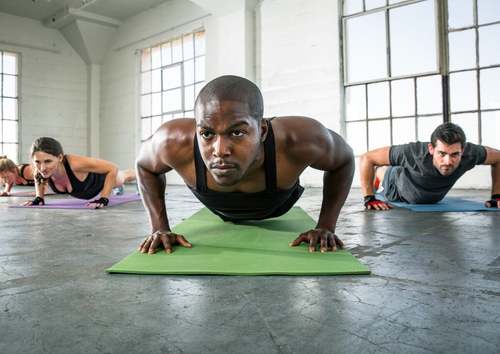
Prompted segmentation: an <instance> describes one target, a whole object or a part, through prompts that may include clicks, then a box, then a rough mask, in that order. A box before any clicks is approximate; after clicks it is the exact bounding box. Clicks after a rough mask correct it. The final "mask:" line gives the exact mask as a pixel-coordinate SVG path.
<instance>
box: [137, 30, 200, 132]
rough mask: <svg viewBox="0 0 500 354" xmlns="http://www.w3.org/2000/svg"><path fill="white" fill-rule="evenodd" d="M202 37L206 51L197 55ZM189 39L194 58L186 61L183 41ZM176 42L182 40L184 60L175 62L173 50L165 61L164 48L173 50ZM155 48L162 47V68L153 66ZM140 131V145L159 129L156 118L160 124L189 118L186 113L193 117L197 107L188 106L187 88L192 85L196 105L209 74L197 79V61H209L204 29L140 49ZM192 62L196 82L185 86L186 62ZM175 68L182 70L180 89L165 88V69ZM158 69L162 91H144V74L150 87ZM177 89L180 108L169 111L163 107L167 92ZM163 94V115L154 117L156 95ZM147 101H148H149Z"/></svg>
mask: <svg viewBox="0 0 500 354" xmlns="http://www.w3.org/2000/svg"><path fill="white" fill-rule="evenodd" d="M200 34H201V35H202V40H203V51H202V52H201V53H197V50H196V40H197V39H196V38H197V35H200ZM187 36H190V37H191V44H190V45H191V46H192V48H191V50H192V56H190V57H188V58H186V55H185V49H186V48H185V44H184V38H185V37H187ZM176 41H180V46H179V47H180V53H181V58H180V60H177V61H175V60H174V59H175V58H174V53H173V50H172V49H170V50H169V51H168V53H170V60H168V61H166V62H164V57H163V55H164V52H163V49H164V48H166V47H170V48H172V43H174V42H176ZM153 48H159V51H160V53H159V55H160V66H158V67H154V68H153V67H152V61H153V54H152V51H153ZM145 51H149V61H150V62H149V66H148V68H147V69H145V70H144V69H143V68H144V65H143V55H144V54H143V53H144V52H145ZM139 54H140V55H139V58H140V59H139V131H140V142H144V141H146V140H148V139H149V138H150V137H151V136H152V134H153V133H154V131H153V129H157V127H156V125H155V124H154V120H155V118H156V119H158V118H159V119H160V120H161V124H163V123H165V122H167V121H169V120H171V119H176V118H183V117H186V116H187V114H188V115H189V114H191V115H192V116H194V107H192V108H190V107H186V97H185V92H186V90H187V89H189V87H191V86H192V90H193V91H194V97H193V103H194V100H195V99H196V95H197V93H198V92H199V90H200V89H201V87H202V86H203V85H204V83H205V80H206V72H205V69H204V70H203V72H204V74H203V78H202V79H200V80H197V76H196V73H197V71H196V63H197V61H201V60H202V61H203V62H204V61H205V60H206V31H205V30H204V29H203V28H199V29H195V30H193V31H191V32H183V33H181V34H179V35H176V36H174V37H171V38H170V39H168V40H166V41H163V42H161V43H157V44H155V45H151V46H148V47H146V48H143V49H141V50H139ZM189 61H192V65H193V81H192V82H190V83H188V84H186V83H185V76H184V72H185V66H186V63H187V62H189ZM173 67H179V71H180V86H175V87H169V88H166V85H165V84H164V74H165V70H168V69H169V68H173ZM156 70H160V73H159V75H160V90H159V91H156V90H153V88H152V87H151V89H150V90H149V91H147V92H144V90H143V84H144V82H143V75H144V74H145V73H148V72H149V73H150V83H149V84H150V85H152V83H153V71H156ZM176 90H180V108H178V109H173V110H167V109H168V108H167V107H164V104H165V102H164V100H165V97H166V95H165V94H166V93H167V92H172V91H176ZM158 94H159V95H160V113H159V114H154V112H153V107H154V105H153V95H158ZM146 96H150V99H149V114H146V115H143V108H144V107H143V98H145V97H146ZM146 100H147V98H146ZM146 120H149V132H150V134H149V135H148V136H147V137H146V136H145V134H144V131H143V129H144V124H147V121H146Z"/></svg>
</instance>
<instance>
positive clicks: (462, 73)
mask: <svg viewBox="0 0 500 354" xmlns="http://www.w3.org/2000/svg"><path fill="white" fill-rule="evenodd" d="M426 2H427V4H424V3H426ZM415 4H421V6H420V7H419V6H415V7H411V6H412V5H415ZM383 5H384V2H383V1H378V0H344V1H343V16H342V24H343V26H342V28H343V33H342V37H343V48H344V60H343V63H344V67H343V71H344V90H345V94H344V121H345V124H346V133H347V137H348V141H349V142H351V141H350V138H352V139H356V140H361V141H363V143H359V141H354V142H351V143H354V144H357V149H355V151H356V153H362V152H364V151H362V149H361V150H360V148H361V147H363V146H364V148H366V149H371V148H373V147H374V146H377V145H378V144H380V143H381V142H386V141H388V140H389V138H390V140H391V143H394V140H395V138H396V142H397V140H398V139H399V136H397V134H398V130H399V129H403V128H401V127H405V128H404V129H405V131H401V132H402V133H405V134H406V133H408V131H409V130H411V132H410V133H408V134H409V135H412V136H413V135H415V136H416V139H419V140H422V138H423V137H425V140H428V139H429V137H428V136H427V135H429V134H427V133H429V129H431V128H432V127H435V126H437V124H438V123H439V122H443V121H444V120H445V119H446V120H450V121H455V122H457V123H458V124H462V125H464V126H465V128H466V129H468V130H469V131H470V133H469V135H470V140H471V141H474V142H478V143H480V144H482V143H490V144H491V140H492V137H491V129H492V128H495V129H496V128H498V127H499V126H500V93H498V92H500V90H498V88H497V87H498V82H500V56H499V55H498V53H500V41H498V38H500V1H495V0H454V1H448V2H447V8H446V9H444V11H447V12H448V17H447V18H448V23H444V22H443V21H435V22H436V30H437V29H439V28H441V29H442V31H443V32H444V34H445V38H446V42H445V43H442V44H443V45H445V46H446V49H447V50H446V51H445V52H444V53H447V54H448V58H447V59H448V60H446V61H445V60H444V58H439V57H438V56H437V54H436V56H437V57H436V59H439V61H442V62H443V63H445V62H446V64H441V65H443V69H442V70H443V71H442V72H439V69H438V67H439V66H438V67H436V68H435V69H436V70H434V69H431V70H427V72H418V71H414V72H413V73H412V72H411V70H410V71H408V70H405V68H404V67H403V68H399V69H398V68H397V67H395V66H394V60H395V59H397V58H395V57H394V56H393V55H391V54H393V52H394V50H398V48H399V49H400V48H401V47H405V48H406V47H407V45H408V44H407V43H404V45H400V46H399V47H397V48H391V47H392V46H394V44H395V43H397V41H394V40H393V36H394V35H395V36H397V35H398V34H397V33H393V30H394V28H397V26H393V23H391V21H388V22H389V23H388V24H387V23H386V28H385V36H386V42H387V43H383V41H381V42H380V43H379V44H378V45H379V46H381V45H382V46H384V44H385V45H387V54H386V57H385V65H386V66H387V69H386V71H387V75H385V76H386V77H384V75H381V74H380V73H381V69H380V68H379V67H375V68H374V70H375V71H376V72H377V73H375V74H374V73H369V72H368V74H367V75H364V73H361V74H360V71H362V70H365V69H364V68H363V69H362V70H361V69H360V70H358V69H357V68H356V64H357V62H356V61H355V59H356V58H354V59H353V58H352V56H353V54H352V53H356V52H355V51H353V52H352V53H351V54H349V52H348V51H349V48H353V46H354V48H356V44H353V43H349V41H353V40H357V37H356V33H357V32H359V33H361V32H363V31H364V32H369V31H370V30H371V29H372V28H370V29H369V30H367V29H366V28H363V27H362V26H361V25H359V23H360V22H361V21H362V20H363V18H366V19H369V18H370V17H369V16H370V15H371V16H374V15H375V14H377V13H384V12H385V15H386V18H387V17H388V14H389V20H391V18H390V14H391V11H392V13H394V14H396V13H405V12H406V13H408V12H410V11H407V9H408V10H409V9H410V8H413V9H418V8H420V9H421V8H423V7H427V8H429V7H431V5H432V7H433V6H434V5H441V3H440V2H438V1H437V0H430V1H427V0H421V1H411V0H408V1H401V0H387V1H386V2H385V6H383ZM407 5H408V6H407ZM438 7H439V6H436V9H437V8H438ZM393 10H394V11H393ZM412 13H414V11H412ZM440 13H441V12H440V10H439V11H438V13H436V10H434V15H436V16H434V18H438V15H439V14H440ZM421 17H422V16H420V17H419V18H421ZM428 17H429V16H428ZM430 17H432V16H430ZM443 18H444V17H443ZM353 19H355V20H356V22H352V21H353ZM366 22H371V25H372V26H373V25H377V26H379V27H378V28H375V29H374V30H375V32H377V31H379V32H380V30H381V26H382V25H381V23H382V21H379V23H375V22H373V21H366ZM409 22H410V21H409ZM409 22H408V23H409ZM412 22H413V21H412ZM349 23H351V24H349ZM353 24H354V25H355V27H354V28H352V27H353ZM349 26H350V27H349ZM405 26H406V23H405V22H404V21H403V22H401V23H400V24H399V28H403V29H404V28H406V27H405ZM364 32H363V33H364ZM436 37H437V36H436ZM380 38H382V37H380ZM406 38H408V36H406V37H405V40H406ZM365 39H366V38H365ZM391 42H392V43H391ZM435 45H436V47H435V49H436V53H441V52H442V51H441V50H440V49H439V46H440V45H441V43H436V44H435ZM378 54H379V53H378ZM378 54H377V53H374V54H373V55H371V58H374V59H373V60H376V59H377V60H378V58H379V57H380V56H379V55H378ZM402 54H403V55H406V54H407V53H404V52H403V53H402ZM419 54H420V53H419ZM422 54H424V51H422ZM419 57H420V55H419ZM442 59H443V60H442ZM436 62H438V60H436ZM401 63H402V64H404V65H407V64H408V63H409V61H408V60H403V61H401ZM428 63H432V61H429V62H428ZM368 66H369V65H368ZM370 75H371V76H370ZM373 75H375V77H374V76H373ZM441 75H447V77H448V78H449V81H448V79H447V77H446V76H443V77H442V76H441ZM377 76H378V77H377ZM406 80H408V83H405V84H403V82H404V81H406ZM444 80H447V81H446V82H449V85H445V83H446V82H445V81H444ZM409 81H413V83H414V88H413V90H412V89H411V85H410V84H409ZM383 82H388V83H389V85H388V90H387V88H384V89H383V90H382V89H375V88H377V85H373V84H377V83H383ZM386 85H387V84H386ZM378 87H382V86H380V85H379V86H378ZM370 88H371V90H370ZM362 89H365V90H366V91H367V94H366V98H365V99H364V100H363V96H362V95H361V91H362ZM445 89H446V91H443V90H445ZM382 91H383V92H382ZM387 91H388V95H387ZM412 94H413V100H412V99H411V98H410V97H411V96H412ZM387 96H389V97H388V98H387ZM445 96H447V97H449V100H447V101H446V102H443V97H445ZM436 98H438V99H436ZM387 101H388V102H387ZM412 101H413V102H412ZM374 104H375V105H376V106H375V107H374ZM443 104H446V107H443ZM443 108H446V112H444V113H446V114H443ZM384 120H386V121H387V122H385V123H384V122H383V121H384ZM398 120H401V121H398ZM404 120H406V121H404ZM371 122H377V123H376V124H375V123H371ZM412 123H413V124H412ZM483 125H486V126H483ZM413 126H414V127H415V129H414V131H413V128H410V127H413ZM382 128H383V129H382ZM354 129H359V134H358V135H356V134H355V133H354ZM371 129H375V131H376V132H377V134H383V137H378V136H375V135H377V134H374V133H373V132H372V131H371ZM496 131H498V129H496ZM466 134H467V132H466ZM488 134H490V135H488ZM371 140H374V141H371Z"/></svg>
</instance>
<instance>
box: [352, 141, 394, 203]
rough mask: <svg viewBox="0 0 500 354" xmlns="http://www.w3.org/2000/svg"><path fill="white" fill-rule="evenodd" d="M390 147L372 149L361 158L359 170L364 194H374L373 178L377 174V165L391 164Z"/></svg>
mask: <svg viewBox="0 0 500 354" xmlns="http://www.w3.org/2000/svg"><path fill="white" fill-rule="evenodd" d="M389 150H390V147H389V146H386V147H382V148H379V149H375V150H371V151H368V152H366V153H364V154H363V155H361V157H360V159H359V171H360V178H361V193H363V196H367V195H373V178H374V175H375V167H379V166H387V165H390V161H389Z"/></svg>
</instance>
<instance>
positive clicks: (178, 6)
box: [100, 0, 208, 183]
mask: <svg viewBox="0 0 500 354" xmlns="http://www.w3.org/2000/svg"><path fill="white" fill-rule="evenodd" d="M207 15H208V13H207V12H206V11H204V10H203V9H201V8H199V7H198V6H196V5H194V4H193V3H191V2H189V1H187V0H173V1H171V2H167V3H164V4H162V5H160V6H158V7H156V8H153V9H150V10H148V11H145V12H143V13H140V14H138V15H136V16H134V17H131V18H130V19H128V20H127V21H125V22H124V23H123V24H122V25H121V26H120V27H119V28H118V30H117V31H116V35H115V38H114V40H113V45H112V46H111V49H110V50H109V52H108V53H107V55H106V57H105V58H104V61H103V65H102V70H101V124H100V127H101V142H100V143H101V144H100V145H101V155H102V156H103V158H105V159H108V160H111V161H113V162H115V163H117V164H118V165H119V166H120V167H121V168H127V167H132V166H133V165H134V161H135V157H136V154H137V151H138V150H139V148H140V127H139V77H138V73H139V59H140V58H139V53H138V51H139V50H140V49H142V48H147V47H150V46H153V45H155V44H158V43H162V42H165V41H167V40H169V39H171V38H173V37H176V36H178V35H180V34H182V33H188V32H191V31H193V30H195V29H199V28H201V27H204V21H205V20H206V16H207ZM204 17H205V18H204ZM171 180H174V181H177V183H182V181H180V180H178V179H177V178H176V177H175V176H174V174H171V173H169V182H170V181H171Z"/></svg>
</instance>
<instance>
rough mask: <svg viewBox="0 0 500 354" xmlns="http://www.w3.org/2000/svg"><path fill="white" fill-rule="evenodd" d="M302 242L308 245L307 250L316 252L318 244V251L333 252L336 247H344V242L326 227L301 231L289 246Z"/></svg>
mask: <svg viewBox="0 0 500 354" xmlns="http://www.w3.org/2000/svg"><path fill="white" fill-rule="evenodd" d="M302 243H307V244H308V245H309V252H316V246H318V245H319V246H320V248H319V249H320V251H321V252H322V253H323V252H335V251H336V250H337V248H340V249H342V248H344V243H343V242H342V241H341V240H340V239H339V238H338V237H337V235H335V234H334V233H333V232H331V231H330V230H327V229H321V228H316V229H312V230H309V231H306V232H303V233H301V234H300V235H299V237H297V238H296V239H295V240H293V241H292V242H291V243H290V244H289V246H291V247H295V246H298V245H300V244H302Z"/></svg>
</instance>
